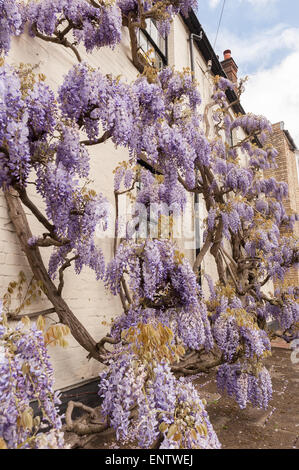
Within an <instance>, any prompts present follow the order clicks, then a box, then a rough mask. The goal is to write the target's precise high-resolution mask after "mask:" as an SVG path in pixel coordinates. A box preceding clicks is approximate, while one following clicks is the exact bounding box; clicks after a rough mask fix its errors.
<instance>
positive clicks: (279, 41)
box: [218, 24, 299, 147]
mask: <svg viewBox="0 0 299 470" xmlns="http://www.w3.org/2000/svg"><path fill="white" fill-rule="evenodd" d="M218 44H220V45H221V46H222V47H223V49H222V50H224V49H227V48H229V49H231V50H232V56H233V57H234V59H235V61H236V63H237V64H238V66H239V77H242V76H244V75H246V73H247V71H248V70H254V73H252V74H251V75H250V74H249V82H248V83H247V87H246V92H245V94H244V96H243V99H242V104H243V106H244V108H245V111H247V112H253V113H256V114H262V115H265V116H266V117H267V118H268V119H269V120H270V121H271V122H272V123H275V122H279V121H284V122H285V128H286V129H288V130H289V131H290V133H291V135H292V137H293V138H294V140H295V142H296V144H297V146H298V147H299V86H298V81H299V28H291V27H287V26H285V25H283V24H278V25H276V26H275V27H273V28H271V29H269V30H264V31H260V32H259V33H257V34H255V35H254V36H252V37H246V38H239V37H237V36H235V35H234V34H232V33H231V32H229V31H223V32H222V34H221V35H220V37H219V42H218ZM277 54H279V60H277V58H276V55H277Z"/></svg>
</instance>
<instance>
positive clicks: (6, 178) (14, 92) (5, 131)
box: [0, 65, 30, 187]
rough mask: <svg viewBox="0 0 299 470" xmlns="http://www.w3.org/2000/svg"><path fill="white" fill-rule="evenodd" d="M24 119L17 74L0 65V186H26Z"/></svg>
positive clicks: (27, 159) (27, 166) (27, 160)
mask: <svg viewBox="0 0 299 470" xmlns="http://www.w3.org/2000/svg"><path fill="white" fill-rule="evenodd" d="M28 118H29V113H28V111H27V109H26V103H25V100H24V99H23V96H22V93H21V88H20V80H19V77H18V76H17V73H16V72H14V71H13V70H12V69H11V68H10V67H8V66H5V65H4V66H3V65H2V66H0V156H1V158H0V187H3V185H4V184H6V185H9V184H12V183H17V184H19V185H20V186H25V185H26V181H27V177H28V174H29V171H30V149H29V141H28V136H29V130H28Z"/></svg>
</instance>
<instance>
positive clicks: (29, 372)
mask: <svg viewBox="0 0 299 470" xmlns="http://www.w3.org/2000/svg"><path fill="white" fill-rule="evenodd" d="M0 309H1V310H2V304H1V305H0ZM24 323H25V325H24ZM24 323H19V324H18V325H17V326H16V327H15V328H12V327H10V326H9V325H8V323H7V320H6V318H5V316H4V314H2V313H1V312H0V405H1V409H0V443H1V447H2V448H3V447H7V448H9V449H17V448H18V449H28V448H29V449H30V448H31V449H32V448H33V449H53V448H54V449H57V448H63V447H64V438H63V433H62V432H61V426H62V424H61V416H59V408H58V405H59V404H60V400H59V397H58V394H57V393H56V392H54V378H53V369H52V366H51V364H50V362H49V356H48V353H47V350H46V346H45V343H44V337H43V333H42V331H40V330H39V329H38V328H37V327H36V325H35V324H33V325H30V321H29V320H28V321H24ZM32 401H34V402H36V403H37V404H38V413H37V414H36V416H34V412H33V409H32V408H31V402H32ZM49 427H50V430H47V431H46V432H43V429H45V428H48V429H49Z"/></svg>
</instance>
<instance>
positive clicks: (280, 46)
mask: <svg viewBox="0 0 299 470" xmlns="http://www.w3.org/2000/svg"><path fill="white" fill-rule="evenodd" d="M218 44H221V45H222V47H223V48H224V49H226V48H229V49H231V50H232V53H233V56H234V58H235V60H236V62H237V63H238V65H239V66H240V68H241V69H242V68H244V69H245V70H246V69H247V68H248V66H249V65H252V64H254V68H258V69H259V68H262V67H263V66H264V67H265V61H269V59H271V57H273V54H274V53H275V52H276V51H286V50H288V51H290V52H291V51H294V50H299V28H291V27H286V26H285V25H284V24H278V25H276V26H275V27H273V28H271V29H269V30H264V31H260V32H259V33H258V34H256V35H255V36H253V37H248V36H247V37H246V38H239V37H237V36H235V35H234V34H233V33H231V32H230V31H228V30H223V31H222V32H221V33H220V35H219V40H218Z"/></svg>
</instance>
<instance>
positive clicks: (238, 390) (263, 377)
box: [217, 363, 272, 409]
mask: <svg viewBox="0 0 299 470" xmlns="http://www.w3.org/2000/svg"><path fill="white" fill-rule="evenodd" d="M248 369H249V370H248ZM217 385H218V387H219V389H220V390H222V391H225V390H226V391H227V393H228V395H229V396H230V397H233V398H234V399H235V400H236V402H237V403H238V405H239V406H240V408H242V409H243V408H246V405H247V403H248V402H250V403H252V405H253V406H256V407H258V408H264V409H266V408H267V407H268V404H269V401H270V400H271V397H272V384H271V377H270V374H269V372H268V370H267V369H266V368H265V367H263V368H262V369H261V370H257V371H256V373H255V374H254V373H253V372H252V371H251V370H250V367H249V368H248V365H247V364H241V363H236V364H222V365H221V366H220V367H219V369H218V371H217Z"/></svg>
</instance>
